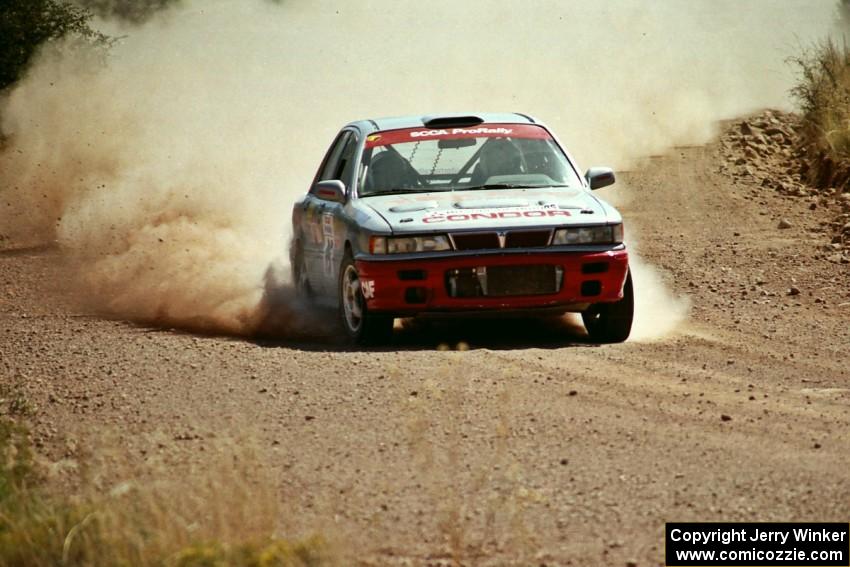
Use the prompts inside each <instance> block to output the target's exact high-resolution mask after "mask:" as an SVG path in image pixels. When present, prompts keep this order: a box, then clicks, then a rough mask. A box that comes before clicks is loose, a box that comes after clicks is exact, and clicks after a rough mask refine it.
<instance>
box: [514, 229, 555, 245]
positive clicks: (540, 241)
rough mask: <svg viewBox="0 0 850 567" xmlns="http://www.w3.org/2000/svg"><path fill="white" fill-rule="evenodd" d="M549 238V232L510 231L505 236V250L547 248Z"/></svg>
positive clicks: (550, 232)
mask: <svg viewBox="0 0 850 567" xmlns="http://www.w3.org/2000/svg"><path fill="white" fill-rule="evenodd" d="M551 237H552V231H551V230H512V231H510V232H508V233H507V234H506V235H505V248H538V247H540V246H548V245H549V239H550V238H551Z"/></svg>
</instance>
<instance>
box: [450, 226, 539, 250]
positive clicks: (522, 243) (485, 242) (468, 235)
mask: <svg viewBox="0 0 850 567" xmlns="http://www.w3.org/2000/svg"><path fill="white" fill-rule="evenodd" d="M451 238H452V242H454V247H455V250H494V249H495V250H498V249H500V248H539V247H542V246H548V245H549V241H550V240H551V238H552V231H551V230H508V231H505V232H495V231H494V232H457V233H454V234H452V235H451Z"/></svg>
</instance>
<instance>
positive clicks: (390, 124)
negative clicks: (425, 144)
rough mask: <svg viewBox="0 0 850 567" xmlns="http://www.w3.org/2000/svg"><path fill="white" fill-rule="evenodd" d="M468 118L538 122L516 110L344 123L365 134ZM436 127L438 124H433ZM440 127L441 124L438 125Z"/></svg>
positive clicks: (486, 121) (481, 121)
mask: <svg viewBox="0 0 850 567" xmlns="http://www.w3.org/2000/svg"><path fill="white" fill-rule="evenodd" d="M470 118H475V119H477V122H480V123H482V124H483V123H501V124H538V122H537V121H536V120H535V119H534V118H532V117H531V116H529V115H527V114H520V113H518V112H503V113H496V112H473V113H451V114H427V115H420V116H394V117H387V118H371V119H366V120H356V121H354V122H350V123H349V124H347V125H346V128H349V127H354V128H357V129H358V130H360V131H361V132H363V133H365V134H369V133H371V132H382V131H385V130H399V129H402V128H422V127H425V126H426V123H427V122H431V121H437V122H444V123H447V125H450V123H451V121H452V120H453V119H458V120H459V121H460V122H464V121H468V120H469V119H470ZM433 127H435V128H436V127H438V126H433ZM439 127H442V126H439Z"/></svg>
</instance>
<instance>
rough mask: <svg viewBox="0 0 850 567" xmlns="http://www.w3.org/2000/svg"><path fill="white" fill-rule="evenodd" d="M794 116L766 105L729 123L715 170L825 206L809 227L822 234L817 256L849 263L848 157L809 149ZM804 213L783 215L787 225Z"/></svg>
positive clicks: (811, 205) (812, 207)
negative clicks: (720, 162) (837, 158)
mask: <svg viewBox="0 0 850 567" xmlns="http://www.w3.org/2000/svg"><path fill="white" fill-rule="evenodd" d="M802 129H803V125H802V124H801V120H800V118H799V116H797V115H796V114H793V113H787V112H782V111H778V110H767V111H765V112H763V113H761V114H758V115H756V116H752V117H749V118H747V119H745V120H741V121H739V122H737V123H734V124H733V125H732V127H730V128H729V129H727V130H726V131H725V132H724V133H723V135H722V136H721V138H720V144H721V149H722V156H723V159H724V163H723V165H721V171H722V172H724V173H726V174H727V175H729V176H731V177H733V178H735V179H736V180H737V181H738V182H740V183H742V184H744V185H757V186H760V187H762V188H765V189H769V190H773V191H776V193H777V194H779V195H782V196H785V197H789V198H794V197H796V198H801V199H804V200H805V202H806V203H807V204H808V208H809V209H810V210H811V211H815V210H817V209H821V210H823V209H825V210H826V211H827V214H826V215H819V219H820V220H819V221H818V226H816V227H812V228H811V229H810V231H811V232H812V233H816V234H817V233H821V234H823V235H824V240H825V242H824V245H823V247H822V249H821V252H822V254H818V255H816V257H817V258H820V257H823V258H826V259H827V260H828V261H830V262H833V263H841V264H847V263H850V162H840V161H835V160H833V159H832V158H830V157H828V156H827V155H825V154H824V153H823V152H818V151H814V150H812V149H811V148H810V147H809V146H808V145H807V144H806V141H805V139H804V138H803V136H802V134H801V131H802ZM810 216H811V215H808V214H806V213H802V214H798V215H796V217H795V218H783V219H781V220H780V222H779V225H778V227H779V228H780V229H789V228H791V227H792V226H793V225H794V223H795V221H798V222H797V224H799V223H800V222H802V217H810Z"/></svg>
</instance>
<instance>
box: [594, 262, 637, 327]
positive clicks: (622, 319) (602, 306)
mask: <svg viewBox="0 0 850 567" xmlns="http://www.w3.org/2000/svg"><path fill="white" fill-rule="evenodd" d="M634 313H635V298H634V289H633V287H632V274H631V271H630V272H629V274H628V275H627V276H626V283H625V285H624V286H623V298H622V299H621V300H619V301H615V302H614V303H596V304H594V305H591V306H590V307H588V308H587V309H586V310H585V311H584V312H582V314H581V319H582V321H584V327H585V329H587V334H588V336H589V337H590V340H591V341H593V342H595V343H621V342H623V341H625V340H626V339H627V338H629V333H631V331H632V320H633V319H634Z"/></svg>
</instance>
